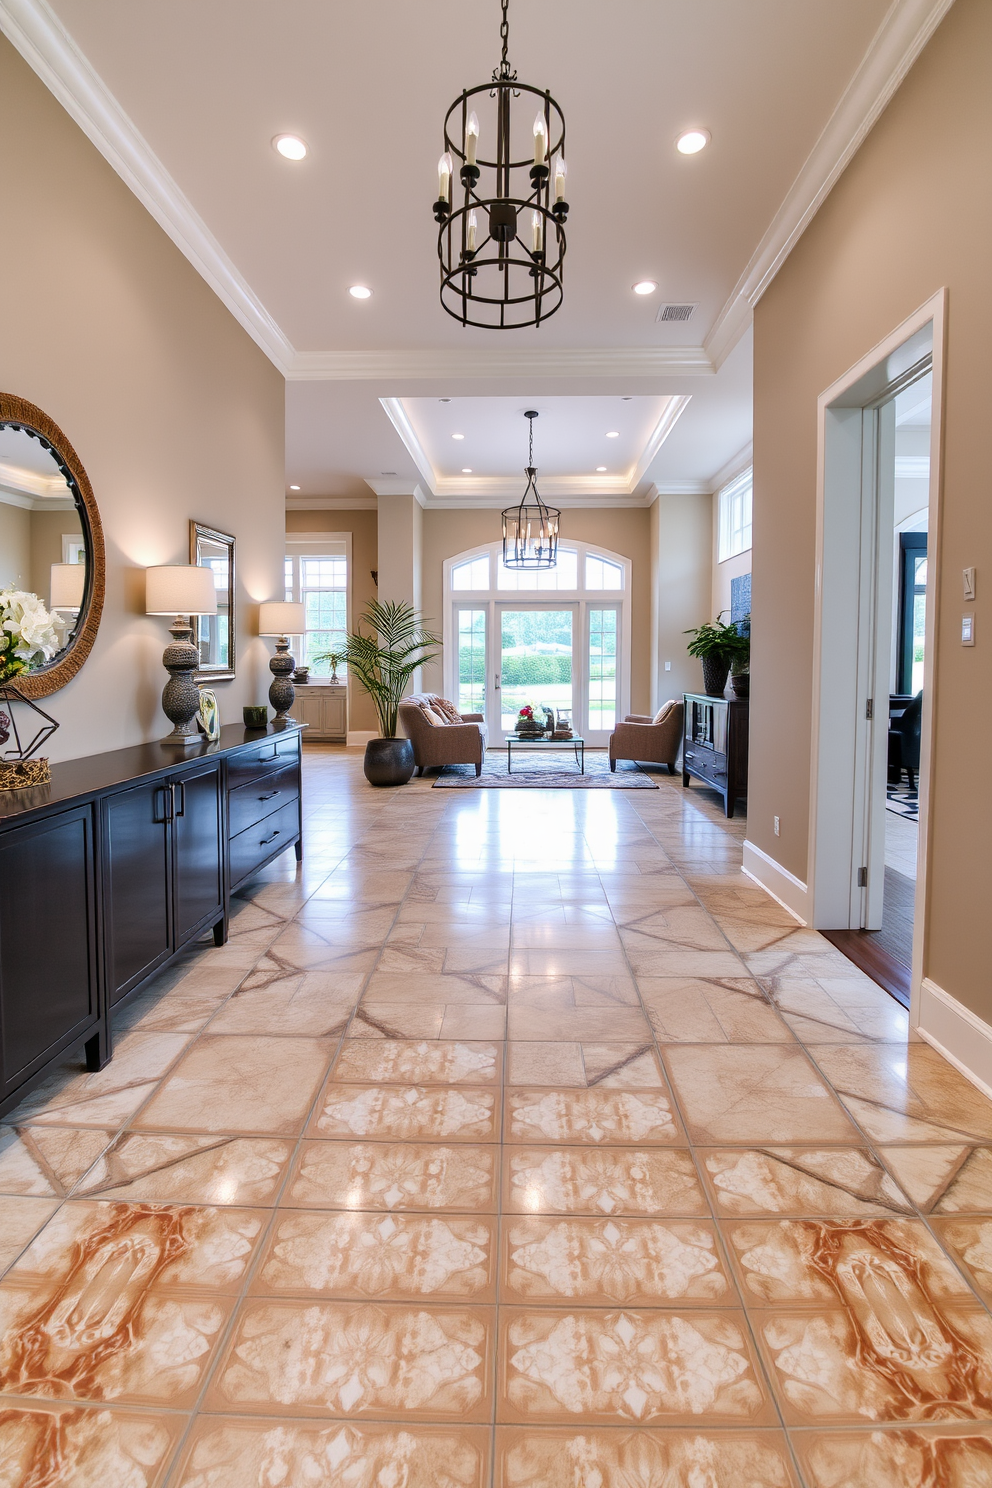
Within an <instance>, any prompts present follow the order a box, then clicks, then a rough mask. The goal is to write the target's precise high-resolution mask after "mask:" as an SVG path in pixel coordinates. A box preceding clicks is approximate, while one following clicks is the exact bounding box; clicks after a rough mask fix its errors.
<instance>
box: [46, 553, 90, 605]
mask: <svg viewBox="0 0 992 1488" xmlns="http://www.w3.org/2000/svg"><path fill="white" fill-rule="evenodd" d="M85 583H86V564H85V563H53V564H52V599H51V605H52V609H53V610H78V609H79V607H80V605H81V604H82V602H83V587H84V585H85Z"/></svg>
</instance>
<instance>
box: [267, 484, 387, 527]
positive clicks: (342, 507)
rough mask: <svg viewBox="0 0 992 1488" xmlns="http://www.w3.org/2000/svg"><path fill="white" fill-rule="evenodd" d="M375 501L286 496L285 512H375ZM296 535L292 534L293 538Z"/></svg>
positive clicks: (360, 497)
mask: <svg viewBox="0 0 992 1488" xmlns="http://www.w3.org/2000/svg"><path fill="white" fill-rule="evenodd" d="M375 509H376V499H375V497H374V496H369V495H368V494H367V493H366V492H364V491H363V492H362V494H361V496H287V497H286V510H287V511H375ZM295 535H296V534H294V536H295Z"/></svg>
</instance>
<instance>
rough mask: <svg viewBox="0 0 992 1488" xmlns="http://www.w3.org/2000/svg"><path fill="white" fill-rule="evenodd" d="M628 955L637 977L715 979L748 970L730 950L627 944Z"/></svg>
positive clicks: (735, 975) (740, 975)
mask: <svg viewBox="0 0 992 1488" xmlns="http://www.w3.org/2000/svg"><path fill="white" fill-rule="evenodd" d="M627 955H628V958H629V960H630V965H631V969H632V971H633V973H634V975H635V977H637V979H638V981H640V979H641V977H703V978H705V979H706V980H708V981H716V980H721V979H723V978H724V977H746V976H747V974H748V972H747V968H746V967H745V966H744V965H743V964H742V963H741V961H740V960H739V959H738V957H737V956H735V955H734V953H733V952H732V951H692V950H681V949H675V948H673V949H671V950H664V949H658V950H655V949H645V948H643V947H640V946H628V947H627Z"/></svg>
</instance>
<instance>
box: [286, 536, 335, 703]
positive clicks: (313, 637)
mask: <svg viewBox="0 0 992 1488" xmlns="http://www.w3.org/2000/svg"><path fill="white" fill-rule="evenodd" d="M301 546H302V545H301ZM285 573H286V598H287V599H290V600H300V601H301V602H302V604H303V606H304V613H305V615H306V624H307V629H306V635H304V636H300V637H299V638H297V637H295V636H294V637H293V641H294V645H295V650H294V655H295V656H296V659H297V661H298V662H299V663H300V664H301V665H303V666H308V667H309V668H310V670H311V673H312V675H313V676H315V677H328V676H330V674H331V663H330V662H329V661H316V660H315V658H316V657H317V656H318V655H320V654H321V653H322V652H328V651H335V652H337V653H338V655H343V654H344V649H345V645H346V642H347V636H348V558H347V554H346V552H345V547H344V543H343V542H340V541H338V542H327V543H326V544H325V545H324V551H318V550H317V545H316V544H313V543H308V544H306V547H305V548H304V550H303V551H292V550H291V551H290V553H289V554H287V556H286V569H285ZM343 671H344V667H343V666H341V665H340V664H339V666H338V674H339V675H341V674H342V673H343Z"/></svg>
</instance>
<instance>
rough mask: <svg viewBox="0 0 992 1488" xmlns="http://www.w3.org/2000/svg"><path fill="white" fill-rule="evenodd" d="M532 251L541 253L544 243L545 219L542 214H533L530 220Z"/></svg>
mask: <svg viewBox="0 0 992 1488" xmlns="http://www.w3.org/2000/svg"><path fill="white" fill-rule="evenodd" d="M530 237H531V250H532V251H533V252H534V253H540V251H541V248H542V246H543V243H544V219H543V218H542V216H541V214H540V212H532V213H531V218H530Z"/></svg>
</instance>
